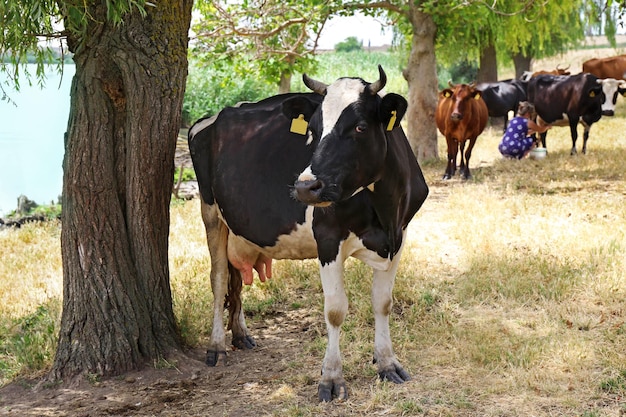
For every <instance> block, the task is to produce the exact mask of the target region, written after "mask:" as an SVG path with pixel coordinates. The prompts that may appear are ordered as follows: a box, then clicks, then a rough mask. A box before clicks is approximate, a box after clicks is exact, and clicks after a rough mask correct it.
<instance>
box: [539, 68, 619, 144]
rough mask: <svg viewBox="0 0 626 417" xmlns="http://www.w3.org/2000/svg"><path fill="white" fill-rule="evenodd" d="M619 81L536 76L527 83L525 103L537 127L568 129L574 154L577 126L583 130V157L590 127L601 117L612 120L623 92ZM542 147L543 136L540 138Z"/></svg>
mask: <svg viewBox="0 0 626 417" xmlns="http://www.w3.org/2000/svg"><path fill="white" fill-rule="evenodd" d="M624 87H625V85H623V84H622V82H621V81H617V80H614V79H612V78H608V79H599V78H598V77H596V76H595V75H592V74H588V73H580V74H576V75H571V76H568V75H559V76H555V75H538V76H536V77H533V78H532V79H531V80H530V81H529V82H528V101H530V102H531V103H533V104H534V105H535V110H536V112H537V123H539V124H540V125H546V124H551V125H555V126H569V128H570V132H571V135H572V149H571V151H570V153H571V154H572V155H574V154H576V140H577V139H578V132H577V126H578V123H581V124H582V125H583V127H584V133H583V148H582V152H583V154H585V153H587V140H588V139H589V130H590V129H591V125H592V124H593V123H595V122H597V121H598V120H600V118H601V117H602V116H603V115H604V116H613V114H614V113H615V103H616V100H617V94H618V93H620V94H623V93H624V92H625V91H626V90H625V89H624ZM541 142H542V144H543V147H544V148H545V147H546V133H542V134H541Z"/></svg>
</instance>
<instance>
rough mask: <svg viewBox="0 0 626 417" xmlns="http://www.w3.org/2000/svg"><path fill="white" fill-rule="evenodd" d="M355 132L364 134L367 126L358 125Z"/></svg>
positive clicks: (363, 124)
mask: <svg viewBox="0 0 626 417" xmlns="http://www.w3.org/2000/svg"><path fill="white" fill-rule="evenodd" d="M354 130H356V133H363V132H365V131H366V130H367V125H366V124H365V123H361V124H358V125H356V127H355V128H354Z"/></svg>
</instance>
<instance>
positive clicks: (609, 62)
mask: <svg viewBox="0 0 626 417" xmlns="http://www.w3.org/2000/svg"><path fill="white" fill-rule="evenodd" d="M583 72H588V73H590V74H593V75H595V76H596V77H598V78H614V79H616V80H626V55H617V56H611V57H608V58H592V59H589V60H587V61H585V62H583Z"/></svg>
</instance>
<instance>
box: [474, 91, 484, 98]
mask: <svg viewBox="0 0 626 417" xmlns="http://www.w3.org/2000/svg"><path fill="white" fill-rule="evenodd" d="M472 94H473V97H474V100H480V98H481V97H482V96H483V93H481V92H480V91H479V90H474V92H473V93H472Z"/></svg>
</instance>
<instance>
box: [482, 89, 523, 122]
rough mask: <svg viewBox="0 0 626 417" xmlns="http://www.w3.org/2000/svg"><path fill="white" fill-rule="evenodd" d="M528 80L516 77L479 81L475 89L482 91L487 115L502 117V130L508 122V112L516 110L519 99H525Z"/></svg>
mask: <svg viewBox="0 0 626 417" xmlns="http://www.w3.org/2000/svg"><path fill="white" fill-rule="evenodd" d="M527 86H528V81H522V80H517V79H510V80H501V81H494V82H488V83H480V84H478V85H477V86H476V89H477V90H479V91H481V92H482V96H481V97H482V99H483V101H484V102H485V104H486V105H487V110H488V111H489V117H503V118H504V130H505V131H506V127H507V125H508V123H509V112H510V111H512V112H513V114H515V112H517V106H518V105H519V103H520V101H526V88H527Z"/></svg>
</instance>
